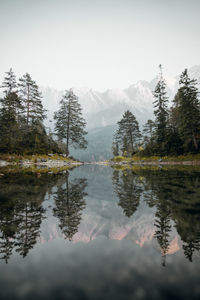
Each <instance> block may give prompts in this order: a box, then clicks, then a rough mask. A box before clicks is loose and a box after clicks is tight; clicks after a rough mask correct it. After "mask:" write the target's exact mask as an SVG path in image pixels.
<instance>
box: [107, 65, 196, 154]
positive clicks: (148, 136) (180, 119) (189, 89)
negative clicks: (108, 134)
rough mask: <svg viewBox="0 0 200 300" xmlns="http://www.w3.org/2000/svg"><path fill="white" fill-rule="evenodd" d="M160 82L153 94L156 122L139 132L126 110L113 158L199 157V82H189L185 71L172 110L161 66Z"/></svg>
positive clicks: (146, 125)
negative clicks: (196, 155)
mask: <svg viewBox="0 0 200 300" xmlns="http://www.w3.org/2000/svg"><path fill="white" fill-rule="evenodd" d="M159 69H160V74H159V80H158V82H157V85H156V87H155V90H154V91H153V96H154V102H153V105H154V116H155V119H154V120H148V121H147V122H146V124H145V125H144V126H143V131H142V132H141V131H140V128H139V124H138V121H137V119H136V117H135V116H134V114H133V113H132V112H130V111H129V110H127V111H126V112H125V113H124V114H123V117H122V119H121V120H120V121H119V122H118V123H117V125H118V130H117V132H116V133H115V135H114V138H113V147H112V150H113V155H114V156H119V155H120V154H121V155H123V156H125V157H130V156H132V155H134V154H136V155H140V156H154V155H158V156H161V157H162V156H168V155H169V156H170V155H171V156H174V155H175V156H176V155H183V154H197V153H199V149H200V101H199V98H198V96H199V91H198V88H197V84H198V83H197V80H196V79H194V78H192V79H191V78H189V76H188V71H187V69H185V70H184V71H183V72H182V74H181V76H180V79H179V88H178V90H177V93H176V95H175V97H174V99H173V101H172V106H171V107H170V106H169V98H168V95H167V92H166V82H165V80H164V78H163V73H162V66H161V65H159Z"/></svg>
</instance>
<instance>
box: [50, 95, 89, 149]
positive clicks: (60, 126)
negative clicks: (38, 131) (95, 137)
mask: <svg viewBox="0 0 200 300" xmlns="http://www.w3.org/2000/svg"><path fill="white" fill-rule="evenodd" d="M54 119H55V120H56V125H55V131H56V133H57V136H58V138H59V140H63V139H65V140H66V154H67V155H69V146H70V145H72V146H73V147H74V148H82V149H84V148H86V147H87V141H86V140H85V137H84V136H85V135H86V134H87V132H86V131H85V126H86V122H85V120H84V118H83V117H82V109H81V106H80V104H79V102H78V97H77V96H76V95H75V94H74V93H73V90H72V89H70V90H69V91H66V92H65V95H64V96H63V97H62V99H61V101H60V109H59V110H58V111H57V112H56V113H55V114H54Z"/></svg>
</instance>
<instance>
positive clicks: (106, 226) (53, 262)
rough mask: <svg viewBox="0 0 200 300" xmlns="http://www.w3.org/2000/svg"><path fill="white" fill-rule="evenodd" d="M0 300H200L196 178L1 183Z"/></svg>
mask: <svg viewBox="0 0 200 300" xmlns="http://www.w3.org/2000/svg"><path fill="white" fill-rule="evenodd" d="M0 258H1V260H0V270H1V272H0V299H1V300H3V299H12V300H14V299H50V300H51V299H69V300H71V299H72V300H74V299H91V300H96V299H99V300H102V299H103V300H107V299H108V300H112V299H116V300H118V299H148V300H150V299H200V277H199V275H200V171H198V169H195V168H193V169H192V168H191V167H188V168H187V167H185V168H183V169H181V170H180V169H176V168H169V169H165V168H162V169H159V168H158V169H156V168H154V169H147V168H141V167H136V168H135V170H124V171H122V170H121V171H119V170H114V169H112V168H110V167H106V166H94V165H85V166H81V167H79V168H76V169H74V170H72V171H69V172H66V173H65V174H60V175H44V174H43V175H41V177H39V178H38V177H36V175H33V174H17V175H16V174H15V175H14V174H13V175H5V176H4V177H1V178H0Z"/></svg>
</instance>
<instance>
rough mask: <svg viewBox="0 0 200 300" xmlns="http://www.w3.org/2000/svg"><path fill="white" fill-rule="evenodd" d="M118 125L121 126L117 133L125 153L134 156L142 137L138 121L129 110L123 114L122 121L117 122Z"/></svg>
mask: <svg viewBox="0 0 200 300" xmlns="http://www.w3.org/2000/svg"><path fill="white" fill-rule="evenodd" d="M117 124H118V126H119V127H118V130H117V133H116V137H117V141H118V143H119V144H120V145H121V146H122V147H123V151H127V152H128V153H131V154H133V153H134V151H135V150H136V148H137V146H138V143H139V139H140V137H141V134H140V129H139V124H138V121H137V120H136V118H135V116H134V115H133V114H132V113H131V112H130V111H129V110H127V111H125V113H124V114H123V117H122V119H121V121H119V122H117ZM125 144H126V145H125ZM125 147H126V148H127V149H125Z"/></svg>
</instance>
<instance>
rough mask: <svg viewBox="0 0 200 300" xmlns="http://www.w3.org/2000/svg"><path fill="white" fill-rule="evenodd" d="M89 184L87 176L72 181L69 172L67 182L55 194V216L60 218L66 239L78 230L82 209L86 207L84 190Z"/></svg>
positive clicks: (70, 238)
mask: <svg viewBox="0 0 200 300" xmlns="http://www.w3.org/2000/svg"><path fill="white" fill-rule="evenodd" d="M86 186H87V180H86V179H85V178H81V179H74V180H73V181H71V182H70V180H69V173H67V174H66V178H65V184H63V185H62V186H59V187H58V190H57V192H56V195H55V196H54V200H55V204H56V207H55V208H54V216H55V217H57V218H58V219H59V227H60V229H61V231H62V233H63V234H64V236H65V238H66V239H69V240H70V241H71V240H72V238H73V236H74V235H75V233H77V232H78V226H79V224H80V222H81V215H82V210H83V209H84V208H85V200H84V197H85V196H86V195H87V193H85V192H84V190H85V188H86Z"/></svg>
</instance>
